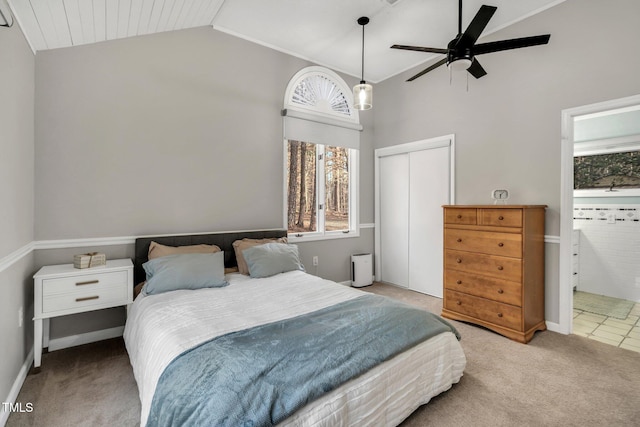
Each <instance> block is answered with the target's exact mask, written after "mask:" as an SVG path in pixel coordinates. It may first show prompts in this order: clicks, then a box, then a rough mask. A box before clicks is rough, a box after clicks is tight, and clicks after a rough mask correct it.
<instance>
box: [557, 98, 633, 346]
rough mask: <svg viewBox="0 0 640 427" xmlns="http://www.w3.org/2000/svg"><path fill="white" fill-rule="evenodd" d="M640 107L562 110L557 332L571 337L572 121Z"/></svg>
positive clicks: (623, 101) (624, 103)
mask: <svg viewBox="0 0 640 427" xmlns="http://www.w3.org/2000/svg"><path fill="white" fill-rule="evenodd" d="M638 104H640V95H634V96H629V97H626V98H620V99H613V100H610V101H604V102H599V103H596V104H590V105H583V106H581V107H575V108H568V109H566V110H562V134H561V135H562V140H561V147H560V157H561V163H560V174H561V176H560V272H559V275H560V277H559V279H560V280H559V281H558V286H559V288H560V289H559V296H558V297H559V298H558V306H559V307H558V310H559V313H558V314H559V319H558V320H559V321H558V325H559V330H558V331H556V332H560V333H563V334H570V333H571V332H572V329H573V325H572V324H573V322H572V318H573V316H572V314H573V284H572V281H571V277H572V271H571V263H572V256H571V233H572V231H573V121H574V118H575V117H576V116H582V115H584V114H592V113H600V112H603V111H607V110H613V109H618V108H624V107H630V106H633V105H638Z"/></svg>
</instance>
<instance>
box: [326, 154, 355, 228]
mask: <svg viewBox="0 0 640 427" xmlns="http://www.w3.org/2000/svg"><path fill="white" fill-rule="evenodd" d="M324 159H325V160H324V161H325V164H324V168H325V169H324V172H325V185H326V188H325V196H326V200H325V206H326V209H325V230H326V231H342V230H349V150H348V149H347V148H342V147H327V148H326V149H325V156H324Z"/></svg>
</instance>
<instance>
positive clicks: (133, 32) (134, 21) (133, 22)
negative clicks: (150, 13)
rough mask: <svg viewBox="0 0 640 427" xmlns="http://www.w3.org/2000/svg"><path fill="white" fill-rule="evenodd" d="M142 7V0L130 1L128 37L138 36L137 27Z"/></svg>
mask: <svg viewBox="0 0 640 427" xmlns="http://www.w3.org/2000/svg"><path fill="white" fill-rule="evenodd" d="M143 5H144V0H131V13H130V14H129V27H128V29H127V36H128V37H133V36H137V35H138V25H139V23H140V14H141V13H142V6H143Z"/></svg>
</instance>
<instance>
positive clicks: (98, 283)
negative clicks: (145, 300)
mask: <svg viewBox="0 0 640 427" xmlns="http://www.w3.org/2000/svg"><path fill="white" fill-rule="evenodd" d="M33 279H34V317H33V321H34V322H33V329H34V333H33V339H34V346H33V352H34V356H33V358H34V366H35V367H36V368H38V367H40V363H41V360H42V348H43V347H48V346H49V319H50V318H52V317H57V316H64V315H67V314H74V313H83V312H86V311H93V310H100V309H103V308H109V307H118V306H121V305H126V306H127V309H128V308H129V307H128V306H129V304H131V303H132V302H133V263H132V262H131V260H130V259H116V260H111V261H107V265H106V266H102V267H93V268H84V269H77V268H73V264H64V265H49V266H45V267H42V268H41V269H40V270H39V271H38V272H37V273H36V274H35V275H34V276H33Z"/></svg>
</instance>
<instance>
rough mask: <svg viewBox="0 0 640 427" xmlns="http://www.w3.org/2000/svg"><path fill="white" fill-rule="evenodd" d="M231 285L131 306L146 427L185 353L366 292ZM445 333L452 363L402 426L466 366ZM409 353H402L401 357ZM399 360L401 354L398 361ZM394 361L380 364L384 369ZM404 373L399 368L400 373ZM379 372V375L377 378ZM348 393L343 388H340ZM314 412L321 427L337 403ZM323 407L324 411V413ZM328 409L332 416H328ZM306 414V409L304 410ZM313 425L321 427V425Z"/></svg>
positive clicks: (311, 285) (131, 343)
mask: <svg viewBox="0 0 640 427" xmlns="http://www.w3.org/2000/svg"><path fill="white" fill-rule="evenodd" d="M227 280H228V281H229V282H230V285H229V286H227V287H224V288H212V289H200V290H195V291H194V290H184V291H174V292H167V293H164V294H159V295H153V296H146V297H145V296H142V295H141V296H139V297H138V298H137V299H136V300H135V302H134V303H133V305H132V306H131V308H130V310H129V316H128V319H127V324H126V327H125V331H124V339H125V343H126V346H127V351H128V352H129V357H130V360H131V364H132V366H133V372H134V375H135V378H136V381H137V383H138V389H139V393H140V400H141V403H142V412H141V421H140V425H141V426H144V425H145V424H146V421H147V417H148V415H149V410H150V408H151V401H152V399H153V395H154V392H155V388H156V384H157V382H158V380H159V378H160V375H161V374H162V372H163V371H164V369H165V367H166V366H167V365H168V364H169V363H170V362H171V361H172V360H173V359H174V358H175V357H177V356H179V355H180V354H181V353H183V352H184V351H186V350H188V349H190V348H192V347H194V346H196V345H198V344H200V343H202V342H205V341H208V340H210V339H212V338H215V337H217V336H220V335H224V334H227V333H230V332H234V331H239V330H243V329H247V328H250V327H253V326H257V325H260V324H264V323H270V322H274V321H278V320H282V319H286V318H290V317H294V316H298V315H301V314H305V313H310V312H312V311H315V310H319V309H321V308H324V307H328V306H330V305H333V304H337V303H339V302H342V301H346V300H349V299H352V298H355V297H357V296H359V295H362V293H361V291H358V290H355V289H353V288H349V287H345V286H341V285H338V284H336V283H334V282H330V281H327V280H324V279H321V278H318V277H316V276H312V275H309V274H306V273H303V272H301V271H292V272H288V273H283V274H278V275H276V276H273V277H269V278H265V279H251V278H249V277H247V276H243V275H240V274H237V273H236V274H231V275H227ZM441 335H442V336H445V337H446V338H442V337H441V336H438V337H434V338H433V339H432V340H438V339H439V341H446V344H445V347H446V348H447V350H446V351H444V350H442V349H441V348H440V347H442V346H439V348H438V350H437V355H439V357H438V360H439V362H438V365H442V363H444V362H443V361H444V360H445V359H451V360H450V361H447V362H446V363H445V365H446V366H437V367H434V369H436V370H437V372H438V377H439V378H438V380H439V383H438V384H435V385H433V384H425V385H424V386H428V387H429V388H430V389H431V388H433V393H430V395H429V396H427V397H426V400H425V397H424V396H422V397H421V398H420V399H418V400H417V402H418V403H417V404H413V403H412V404H411V406H412V409H410V412H408V413H406V414H404V415H403V416H402V418H400V420H399V421H401V420H402V419H404V417H406V416H407V415H408V414H409V413H411V411H413V410H414V409H415V408H416V407H417V406H418V405H419V404H421V403H426V401H428V400H429V398H430V397H431V396H433V395H435V394H438V393H440V392H441V391H443V390H446V389H447V388H449V387H450V386H451V384H452V383H454V382H457V381H458V380H459V378H460V376H461V375H462V370H463V369H464V365H465V363H466V360H465V359H464V354H463V353H462V349H461V348H460V346H459V344H458V342H457V340H456V339H455V337H454V336H453V334H451V333H447V334H441ZM432 340H429V341H432ZM429 341H427V342H429ZM422 347H425V345H424V343H423V344H421V345H420V346H417V347H416V348H414V349H412V350H413V353H416V349H420V348H422ZM433 351H434V350H433V349H429V351H428V352H429V353H433ZM451 352H453V356H454V357H453V358H451V357H450V354H449V353H451ZM407 353H412V352H411V351H410V352H407ZM417 353H420V351H418V352H417ZM403 355H404V353H403V354H402V355H399V357H400V356H403ZM404 357H405V358H406V359H412V358H413V359H416V360H418V359H420V357H422V358H424V357H425V351H422V354H421V356H420V357H409V356H407V355H404ZM429 357H432V356H429ZM396 359H398V357H396V358H394V359H392V360H396ZM398 360H402V359H398ZM389 362H390V361H388V362H385V363H384V364H382V365H380V366H382V367H384V365H386V364H389ZM426 362H428V361H426V360H422V361H420V362H416V365H419V364H423V363H426ZM396 363H397V361H396ZM429 363H433V362H429ZM411 365H412V364H410V365H408V366H411ZM418 367H419V366H416V367H413V366H412V367H411V368H410V370H409V371H407V375H408V378H407V379H406V381H410V378H411V377H413V376H415V375H414V373H415V370H414V369H415V368H418ZM379 368H380V367H379ZM398 368H399V367H396V368H395V369H396V373H397V369H398ZM372 371H375V372H372V373H369V376H370V377H371V375H372V374H373V375H374V377H376V376H379V375H382V372H383V371H384V369H382V370H381V369H376V370H372ZM378 371H381V372H380V373H377V372H378ZM443 372H444V375H443ZM387 375H388V374H387ZM394 376H396V375H391V377H394ZM363 377H366V375H365V376H363ZM363 380H366V378H363ZM369 381H372V380H371V379H370V380H369ZM351 382H352V381H350V382H349V383H351ZM440 382H441V383H442V384H440ZM349 383H347V384H349ZM342 388H344V387H341V388H339V389H338V390H341V389H342ZM361 388H362V387H360V389H361ZM336 391H337V390H335V391H334V393H331V396H333V395H335V392H336ZM363 392H364V390H359V391H357V393H358V395H359V396H360V395H362V393H363ZM365 394H366V393H365ZM360 397H362V396H360ZM387 397H388V396H387ZM329 400H330V399H329ZM405 405H406V403H405ZM338 406H339V407H342V406H343V404H342V403H339V405H338ZM315 407H316V409H313V408H310V410H311V412H314V411H315V412H318V411H320V412H318V413H317V414H316V415H315V419H316V421H319V422H323V421H322V419H325V418H326V417H327V416H329V417H331V416H333V415H331V414H333V413H335V410H334V409H335V408H332V407H331V405H329V407H326V405H324V406H322V405H320V406H318V405H317V404H316V405H315ZM323 407H324V409H322V408H323ZM318 408H320V409H318ZM327 409H328V410H329V412H328V414H329V415H327ZM304 410H305V408H303V410H301V412H304ZM407 410H409V409H407ZM405 412H406V410H405ZM303 416H305V417H306V415H304V414H301V413H298V414H296V415H294V416H293V417H291V421H294V420H296V419H297V420H298V422H299V421H300V418H301V417H303ZM335 421H336V420H335V419H325V420H324V422H330V424H333V423H334V422H335ZM399 421H398V422H399ZM298 422H296V423H298ZM285 423H286V422H285ZM298 425H299V424H298ZM310 425H315V423H314V424H310Z"/></svg>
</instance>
